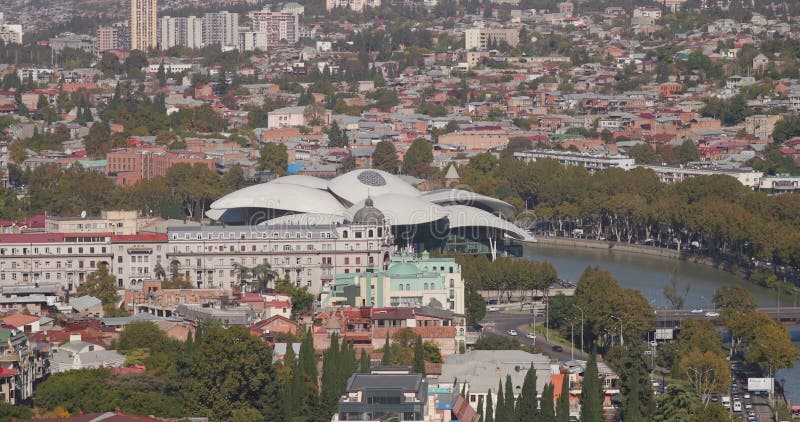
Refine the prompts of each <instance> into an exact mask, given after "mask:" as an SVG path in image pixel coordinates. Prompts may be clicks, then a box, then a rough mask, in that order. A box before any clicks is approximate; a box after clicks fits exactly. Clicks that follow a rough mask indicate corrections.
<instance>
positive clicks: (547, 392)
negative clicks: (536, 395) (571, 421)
mask: <svg viewBox="0 0 800 422" xmlns="http://www.w3.org/2000/svg"><path fill="white" fill-rule="evenodd" d="M553 390H554V389H553V384H547V385H545V386H544V390H542V409H541V418H540V419H539V420H541V421H542V422H553V421H555V420H556V410H555V408H554V406H555V403H554V402H553Z"/></svg>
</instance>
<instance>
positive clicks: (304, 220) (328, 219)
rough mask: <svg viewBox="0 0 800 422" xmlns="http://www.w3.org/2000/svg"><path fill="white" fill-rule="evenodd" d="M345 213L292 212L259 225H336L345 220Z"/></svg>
mask: <svg viewBox="0 0 800 422" xmlns="http://www.w3.org/2000/svg"><path fill="white" fill-rule="evenodd" d="M344 220H345V216H344V214H339V215H336V214H318V213H311V212H309V213H303V214H291V215H284V216H281V217H276V218H273V219H272V220H267V221H264V222H261V223H259V224H258V225H259V226H304V227H326V226H335V225H337V224H340V223H342V222H344Z"/></svg>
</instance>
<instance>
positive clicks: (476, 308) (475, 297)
mask: <svg viewBox="0 0 800 422" xmlns="http://www.w3.org/2000/svg"><path fill="white" fill-rule="evenodd" d="M466 290H467V291H466V292H465V293H464V301H465V302H466V303H465V305H466V308H467V316H468V322H469V323H470V324H476V323H477V322H478V321H480V320H482V319H483V317H485V316H486V301H485V300H484V299H483V296H481V295H480V293H478V292H476V291H475V290H474V289H472V288H467V289H466Z"/></svg>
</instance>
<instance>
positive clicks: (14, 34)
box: [0, 23, 22, 44]
mask: <svg viewBox="0 0 800 422" xmlns="http://www.w3.org/2000/svg"><path fill="white" fill-rule="evenodd" d="M0 40H3V42H4V43H6V44H22V25H12V24H4V23H0Z"/></svg>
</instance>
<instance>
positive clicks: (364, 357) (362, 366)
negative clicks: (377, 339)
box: [358, 349, 372, 374]
mask: <svg viewBox="0 0 800 422" xmlns="http://www.w3.org/2000/svg"><path fill="white" fill-rule="evenodd" d="M371 366H372V365H371V363H370V358H369V355H368V354H367V351H366V350H364V349H361V360H360V362H359V369H358V372H360V373H362V374H368V373H369V372H370V367H371Z"/></svg>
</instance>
